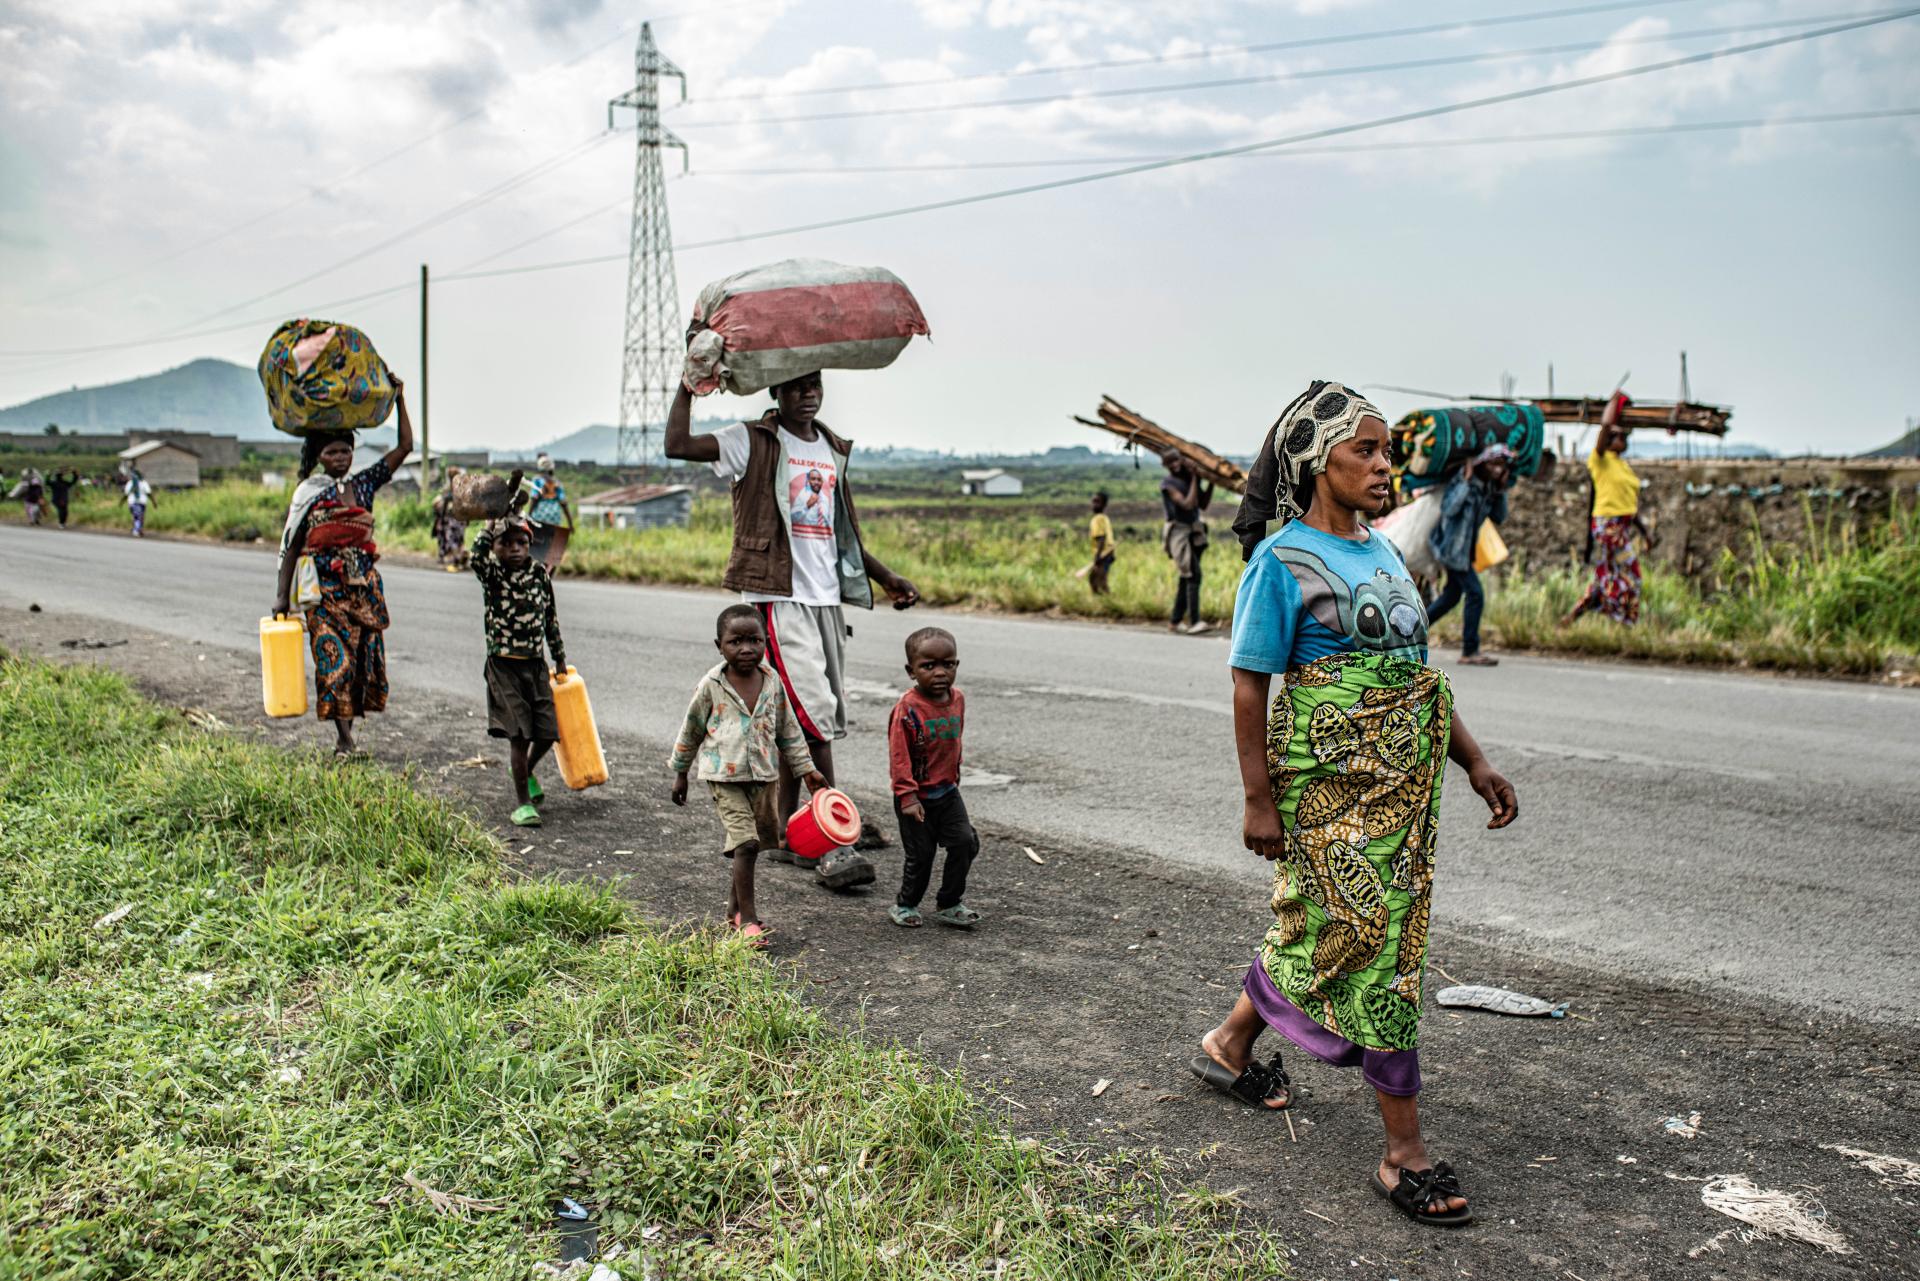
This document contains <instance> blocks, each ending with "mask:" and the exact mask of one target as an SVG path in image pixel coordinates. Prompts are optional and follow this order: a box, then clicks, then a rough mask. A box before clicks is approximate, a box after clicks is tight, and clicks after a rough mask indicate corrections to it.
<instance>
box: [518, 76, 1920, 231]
mask: <svg viewBox="0 0 1920 1281" xmlns="http://www.w3.org/2000/svg"><path fill="white" fill-rule="evenodd" d="M1902 116H1920V107H1890V108H1888V109H1886V110H1884V111H1840V112H1832V113H1829V114H1824V115H1811V116H1754V117H1751V118H1749V119H1745V120H1696V121H1685V122H1681V123H1676V124H1665V125H1626V126H1622V127H1620V128H1616V129H1573V130H1563V131H1559V132H1555V133H1507V134H1486V135H1482V136H1479V137H1472V138H1410V139H1407V140H1405V141H1403V142H1369V143H1356V144H1352V145H1349V146H1344V147H1289V148H1287V149H1286V150H1284V151H1262V152H1252V153H1249V154H1247V155H1244V156H1234V157H1231V159H1235V160H1285V159H1288V158H1290V157H1293V156H1331V155H1346V154H1348V153H1350V152H1355V151H1421V150H1427V149H1430V148H1447V147H1490V146H1497V145H1500V144H1532V143H1551V142H1591V141H1595V140H1600V139H1607V138H1639V137H1648V136H1653V135H1657V134H1679V133H1711V132H1715V131H1722V130H1735V129H1766V128H1771V127H1773V126H1775V125H1825V124H1845V123H1849V122H1854V121H1863V120H1891V119H1897V118H1899V117H1902ZM1173 158H1174V156H1173V154H1172V153H1164V154H1159V155H1146V156H1078V157H1060V158H1057V159H1053V160H955V161H946V162H941V161H930V162H926V163H922V164H898V165H796V166H794V167H792V168H790V169H788V168H768V167H767V166H765V165H751V166H745V167H742V168H738V169H696V170H695V171H694V173H693V176H694V177H696V178H701V177H713V176H725V175H736V174H751V175H756V176H757V175H767V176H773V177H805V176H807V175H808V174H821V175H825V176H829V177H831V176H833V175H835V174H848V173H861V174H868V173H872V174H882V173H968V172H972V171H974V170H985V169H1069V168H1076V167H1080V166H1089V165H1112V164H1138V163H1143V162H1146V161H1150V160H1170V159H1173ZM611 208H613V206H612V205H608V206H607V209H611ZM594 212H596V213H604V212H606V210H605V209H601V210H595V211H594ZM574 221H575V222H581V221H585V219H575V220H574ZM573 225H574V223H572V222H570V223H566V224H564V225H563V226H560V227H555V228H554V229H553V232H549V233H543V235H542V236H541V237H536V239H540V238H544V236H545V235H548V234H553V233H554V232H560V231H564V230H566V228H567V227H571V226H573ZM526 243H528V242H522V246H524V244H526ZM522 246H515V248H520V247H522ZM511 252H513V251H512V250H502V251H501V253H499V254H496V255H493V256H494V257H504V256H505V255H506V254H508V253H511Z"/></svg>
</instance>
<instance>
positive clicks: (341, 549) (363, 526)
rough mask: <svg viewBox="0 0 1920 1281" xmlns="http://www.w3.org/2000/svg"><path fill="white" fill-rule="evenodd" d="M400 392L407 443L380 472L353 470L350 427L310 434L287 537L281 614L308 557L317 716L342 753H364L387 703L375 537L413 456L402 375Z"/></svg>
mask: <svg viewBox="0 0 1920 1281" xmlns="http://www.w3.org/2000/svg"><path fill="white" fill-rule="evenodd" d="M393 390H394V402H395V404H397V405H398V406H399V410H400V432H399V439H398V440H397V441H396V442H395V443H394V447H393V448H392V449H390V450H388V451H387V453H386V454H385V455H384V456H382V457H381V458H380V459H378V460H377V461H375V463H374V464H373V466H371V467H368V468H366V469H364V470H362V471H360V472H357V473H354V474H353V475H348V473H349V472H351V471H352V470H353V433H352V432H350V431H342V432H310V433H308V434H307V436H306V438H305V439H304V440H303V441H302V442H301V446H300V484H299V485H298V486H296V487H295V489H294V491H293V501H292V502H291V503H290V504H289V505H288V507H287V523H286V528H285V530H284V531H282V533H281V535H280V577H279V585H278V587H277V589H276V590H275V592H274V598H273V612H274V613H275V614H276V615H278V614H285V613H288V612H289V611H290V609H291V607H292V604H293V601H292V597H293V587H294V573H295V571H296V569H297V568H298V567H299V561H300V558H301V556H303V555H307V556H311V557H312V558H313V569H314V580H315V586H316V588H317V599H313V600H302V601H301V602H300V604H301V606H302V607H303V608H304V609H305V610H306V611H307V644H308V645H309V646H310V647H311V649H312V651H313V688H314V712H315V714H316V715H317V716H318V717H319V718H320V719H321V720H323V721H332V722H333V729H334V737H335V742H334V748H333V751H334V755H335V756H339V757H348V756H358V755H363V754H364V753H362V752H361V751H360V749H359V746H358V744H356V743H355V742H354V740H353V722H354V721H355V720H356V719H358V718H359V717H361V716H365V715H366V714H367V713H369V712H381V711H385V710H386V707H387V649H386V641H385V638H384V635H383V634H384V633H385V632H386V630H387V625H388V622H389V621H390V620H389V618H388V615H387V596H386V588H385V586H384V584H382V583H381V581H380V571H379V570H377V569H375V568H374V567H373V565H374V562H375V561H377V560H378V559H380V551H379V549H378V548H377V547H376V546H375V545H374V541H373V496H374V495H375V494H376V493H378V492H379V490H380V487H381V486H383V485H385V484H386V483H387V482H388V481H390V480H392V479H393V470H394V468H396V467H398V466H399V465H400V464H401V463H403V462H405V461H406V457H407V455H408V454H410V453H412V452H413V422H412V420H411V419H409V418H408V417H407V400H406V394H405V391H404V389H403V388H402V385H401V382H400V380H399V379H398V378H394V380H393ZM316 469H318V470H319V472H320V473H321V474H320V475H318V476H316V475H314V474H313V473H314V471H315V470H316Z"/></svg>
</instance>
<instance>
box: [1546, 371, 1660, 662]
mask: <svg viewBox="0 0 1920 1281" xmlns="http://www.w3.org/2000/svg"><path fill="white" fill-rule="evenodd" d="M1629 403H1630V402H1629V401H1628V400H1627V397H1626V394H1625V393H1624V392H1615V393H1614V395H1613V399H1612V400H1610V401H1608V402H1607V408H1606V410H1605V412H1603V413H1602V414H1601V416H1600V435H1599V437H1598V438H1597V439H1595V441H1594V442H1593V453H1592V454H1590V455H1588V457H1587V474H1588V475H1589V476H1591V477H1592V478H1593V514H1592V516H1591V518H1590V521H1589V524H1588V529H1587V554H1588V555H1589V556H1591V555H1592V554H1593V549H1594V547H1595V546H1596V545H1597V546H1598V547H1599V548H1600V560H1599V562H1598V563H1597V564H1595V565H1594V567H1593V582H1592V584H1591V585H1590V586H1588V588H1587V594H1586V595H1585V596H1582V597H1581V598H1580V600H1579V603H1578V604H1576V605H1575V606H1574V607H1573V608H1572V609H1571V610H1569V611H1567V614H1566V616H1565V617H1564V618H1562V619H1561V620H1560V625H1561V626H1562V627H1565V626H1567V625H1569V624H1571V623H1572V622H1573V621H1574V620H1575V619H1577V618H1579V617H1580V615H1582V614H1584V613H1586V612H1587V611H1588V610H1590V609H1597V610H1599V611H1600V612H1601V613H1602V614H1605V615H1606V616H1607V617H1608V618H1611V619H1612V620H1613V621H1614V622H1616V623H1624V624H1626V625H1627V626H1629V627H1631V626H1632V625H1633V624H1635V623H1637V622H1639V621H1640V553H1639V552H1637V551H1635V550H1634V548H1633V536H1634V534H1635V533H1636V532H1638V533H1639V534H1640V536H1641V537H1642V538H1643V539H1645V541H1646V544H1647V549H1648V550H1649V551H1651V550H1652V549H1653V547H1654V546H1655V543H1656V540H1655V539H1654V537H1653V533H1652V531H1651V530H1649V529H1648V528H1647V526H1646V522H1644V521H1642V520H1641V519H1640V477H1639V476H1637V475H1635V474H1634V470H1633V468H1632V467H1630V466H1629V465H1628V464H1627V460H1626V458H1625V457H1624V455H1625V454H1626V452H1627V432H1628V431H1629V430H1631V429H1630V428H1626V427H1622V426H1620V424H1619V417H1620V411H1621V410H1622V409H1624V408H1626V407H1627V405H1628V404H1629Z"/></svg>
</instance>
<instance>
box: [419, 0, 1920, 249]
mask: <svg viewBox="0 0 1920 1281" xmlns="http://www.w3.org/2000/svg"><path fill="white" fill-rule="evenodd" d="M1916 14H1920V9H1903V10H1900V11H1899V12H1897V13H1894V14H1891V15H1889V16H1886V17H1879V18H1864V19H1861V20H1859V21H1855V22H1847V23H1841V24H1839V25H1836V26H1831V27H1823V28H1821V29H1819V30H1817V31H1802V32H1797V33H1795V34H1793V35H1788V36H1776V37H1774V38H1773V39H1771V40H1756V41H1753V42H1752V43H1750V44H1744V45H1729V46H1727V47H1726V48H1723V49H1709V50H1706V51H1705V52H1703V53H1692V54H1687V55H1685V56H1683V57H1679V58H1669V59H1667V60H1665V61H1663V62H1650V63H1644V64H1642V65H1640V66H1637V67H1623V68H1621V69H1620V70H1618V71H1605V72H1600V73H1598V74H1596V75H1591V76H1581V77H1579V78H1577V79H1573V80H1558V81H1554V82H1552V83H1550V84H1544V85H1535V86H1533V87H1531V88H1527V89H1513V90H1509V91H1508V92H1506V93H1498V94H1493V95H1490V96H1488V97H1484V98H1469V99H1466V100H1465V101H1461V102H1452V103H1445V104H1442V105H1440V106H1437V107H1423V108H1421V109H1419V110H1417V111H1403V112H1400V113H1398V114H1395V115H1391V116H1381V117H1378V118H1376V119H1373V120H1363V121H1359V122H1356V123H1353V124H1345V125H1332V126H1329V127H1327V128H1324V129H1314V130H1309V131H1308V132H1306V133H1298V134H1291V135H1288V136H1286V137H1281V138H1269V139H1266V140H1265V141H1262V142H1249V143H1242V144H1240V145H1238V146H1232V147H1218V148H1214V149H1212V150H1209V151H1197V152H1192V153H1189V154H1187V155H1184V156H1175V157H1172V158H1169V159H1165V160H1152V161H1144V162H1141V163H1138V164H1129V165H1124V166H1122V167H1120V168H1118V169H1106V170H1102V171H1101V172H1099V173H1090V174H1077V175H1075V176H1073V177H1068V178H1054V179H1051V180H1049V181H1047V182H1036V183H1028V184H1025V185H1023V186H1018V187H1002V188H999V189H997V190H994V191H982V192H976V193H975V194H973V195H970V196H954V197H952V198H950V199H946V200H933V201H927V202H925V203H922V204H915V205H901V206H898V207H896V208H893V209H881V210H876V211H874V212H872V213H865V214H854V215H851V216H848V217H845V218H828V219H823V220H821V221H819V222H810V223H801V224H797V225H795V226H791V227H776V228H772V229H770V230H767V231H755V232H747V233H744V234H742V235H737V236H723V237H720V238H718V239H714V240H704V241H694V242H691V243H688V244H681V245H676V246H675V249H676V250H680V251H689V250H694V249H713V248H718V247H720V246H722V245H737V244H745V243H747V242H749V241H754V240H770V239H772V238H774V237H777V236H790V235H796V234H798V233H801V232H807V231H825V230H827V229H829V228H833V227H849V226H854V225H856V224H859V223H867V222H879V221H881V220H883V219H887V218H902V217H906V216H908V215H910V214H921V213H933V212H935V211H938V210H942V209H958V208H963V207H965V206H968V205H978V204H986V203H987V202H989V201H994V200H1006V199H1010V198H1012V197H1015V196H1030V195H1036V194H1038V193H1040V192H1043V191H1057V190H1059V189H1061V188H1064V187H1079V186H1085V185H1087V184H1089V183H1095V182H1106V181H1108V180H1110V179H1114V178H1128V177H1132V176H1134V175H1135V174H1142V173H1153V172H1157V171H1159V170H1162V169H1173V168H1178V167H1181V166H1184V165H1191V164H1199V163H1202V162H1204V161H1209V160H1224V159H1227V158H1229V157H1232V156H1240V155H1247V154H1250V153H1253V152H1258V151H1269V150H1272V149H1274V148H1276V147H1289V146H1296V145H1298V144H1300V143H1305V142H1319V141H1321V140H1323V139H1326V138H1338V137H1345V136H1347V135H1350V134H1356V133H1365V132H1368V131H1370V130H1374V129H1384V128H1387V127H1389V126H1391V125H1399V124H1409V123H1411V122H1413V121H1416V120H1431V119H1434V118H1435V117H1438V116H1447V115H1454V114H1457V113H1459V112H1463V111H1477V110H1480V109H1481V108H1484V107H1495V106H1501V105H1504V104H1506V103H1509V102H1523V101H1526V100H1527V99H1530V98H1543V97H1548V96H1550V95H1553V94H1558V93H1566V92H1568V91H1569V90H1573V89H1585V88H1588V87H1591V86H1593V85H1599V84H1610V83H1612V82H1614V81H1619V80H1631V79H1634V78H1637V77H1639V76H1648V75H1654V74H1657V73H1659V72H1663V71H1672V70H1674V69H1676V68H1678V67H1690V66H1699V65H1702V64H1705V63H1709V62H1717V61H1719V60H1721V59H1723V58H1733V57H1739V56H1741V55H1743V54H1749V53H1758V52H1760V51H1761V50H1764V49H1777V48H1781V47H1783V46H1786V45H1793V44H1803V43H1805V42H1807V41H1810V40H1819V39H1823V38H1825V37H1827V36H1832V35H1839V34H1841V33H1843V32H1847V31H1859V30H1863V29H1865V28H1867V27H1875V26H1879V25H1881V24H1883V23H1887V22H1894V21H1897V20H1899V19H1902V18H1910V17H1913V16H1914V15H1916ZM625 258H626V255H625V254H598V255H595V256H593V257H588V258H573V259H566V260H563V261H559V262H549V263H533V264H530V265H527V266H524V267H500V268H496V269H494V270H492V271H475V272H467V273H464V274H461V275H455V276H446V277H442V279H443V280H481V279H487V278H490V277H494V276H517V275H524V274H526V273H529V272H537V271H559V270H563V269H566V268H569V267H586V266H593V265H597V264H600V263H608V262H621V261H624V260H625Z"/></svg>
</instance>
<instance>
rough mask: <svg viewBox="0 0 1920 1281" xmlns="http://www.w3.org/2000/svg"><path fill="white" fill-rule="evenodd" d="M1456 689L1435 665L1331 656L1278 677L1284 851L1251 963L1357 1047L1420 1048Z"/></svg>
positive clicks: (1272, 775)
mask: <svg viewBox="0 0 1920 1281" xmlns="http://www.w3.org/2000/svg"><path fill="white" fill-rule="evenodd" d="M1452 732H1453V690H1452V687H1451V686H1450V685H1449V684H1448V682H1447V678H1446V676H1445V675H1444V674H1443V673H1442V672H1440V671H1439V669H1437V668H1432V667H1427V666H1424V665H1422V664H1420V663H1417V662H1413V661H1411V660H1409V659H1404V658H1395V657H1391V656H1389V655H1385V654H1332V655H1329V656H1327V657H1326V658H1322V659H1320V660H1318V661H1317V662H1313V663H1308V664H1306V665H1305V666H1303V667H1296V668H1294V669H1293V670H1292V671H1289V672H1288V673H1287V675H1286V684H1285V685H1284V687H1283V689H1282V692H1281V696H1280V697H1279V698H1277V699H1275V700H1274V705H1273V713H1272V717H1271V719H1270V721H1269V722H1268V726H1267V776H1268V780H1269V782H1270V784H1271V786H1272V789H1273V803H1274V805H1275V806H1276V807H1277V808H1278V809H1279V811H1280V825H1281V829H1282V831H1284V832H1285V834H1286V843H1287V854H1286V857H1285V859H1283V860H1282V861H1281V862H1280V864H1279V866H1278V867H1277V869H1276V870H1275V874H1274V887H1273V914H1274V922H1273V925H1272V927H1271V928H1269V929H1268V931H1267V936H1266V939H1265V940H1264V942H1263V943H1262V944H1261V948H1260V964H1261V966H1262V967H1263V968H1264V969H1265V971H1266V974H1267V977H1268V978H1269V979H1271V980H1272V983H1273V986H1274V987H1275V988H1276V989H1278V991H1279V993H1280V994H1281V995H1282V996H1283V997H1285V998H1286V1000H1287V1001H1288V1002H1290V1003H1291V1004H1292V1005H1294V1006H1295V1007H1297V1008H1298V1009H1299V1010H1300V1011H1301V1012H1302V1013H1303V1014H1305V1015H1306V1016H1307V1017H1308V1018H1310V1019H1312V1020H1313V1021H1314V1022H1315V1023H1318V1024H1319V1025H1320V1026H1321V1027H1323V1028H1325V1029H1326V1030H1327V1031H1329V1032H1332V1033H1334V1034H1335V1035H1336V1036H1339V1037H1343V1038H1345V1039H1346V1040H1347V1041H1349V1042H1352V1043H1353V1044H1354V1045H1356V1046H1359V1047H1360V1048H1361V1049H1363V1050H1411V1049H1414V1048H1415V1047H1416V1046H1417V1044H1418V1042H1419V1026H1420V1001H1421V980H1422V977H1423V975H1424V973H1425V969H1426V961H1427V923H1428V919H1429V914H1430V912H1431V901H1432V900H1431V894H1432V889H1433V857H1434V840H1435V836H1436V831H1437V828H1438V824H1439V814H1440V787H1441V783H1442V782H1443V781H1444V777H1445V773H1446V759H1447V741H1448V738H1449V737H1450V735H1451V734H1452Z"/></svg>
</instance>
